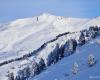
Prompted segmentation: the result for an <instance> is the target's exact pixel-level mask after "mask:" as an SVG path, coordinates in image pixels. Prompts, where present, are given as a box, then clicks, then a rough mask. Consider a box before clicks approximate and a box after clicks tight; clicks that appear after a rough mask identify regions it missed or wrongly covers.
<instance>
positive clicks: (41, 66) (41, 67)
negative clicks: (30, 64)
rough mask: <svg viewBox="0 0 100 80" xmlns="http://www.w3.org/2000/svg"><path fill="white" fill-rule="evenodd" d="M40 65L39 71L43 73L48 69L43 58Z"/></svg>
mask: <svg viewBox="0 0 100 80" xmlns="http://www.w3.org/2000/svg"><path fill="white" fill-rule="evenodd" d="M38 65H39V71H42V70H43V69H44V68H45V67H46V65H45V62H44V60H43V59H42V58H40V61H39V63H38Z"/></svg>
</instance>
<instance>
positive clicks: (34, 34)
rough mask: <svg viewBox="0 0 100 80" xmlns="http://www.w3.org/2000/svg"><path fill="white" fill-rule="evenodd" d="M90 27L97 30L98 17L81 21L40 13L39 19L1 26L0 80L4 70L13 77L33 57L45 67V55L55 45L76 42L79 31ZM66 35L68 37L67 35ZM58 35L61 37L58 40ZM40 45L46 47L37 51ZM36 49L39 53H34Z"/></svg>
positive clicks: (46, 55)
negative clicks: (69, 40)
mask: <svg viewBox="0 0 100 80" xmlns="http://www.w3.org/2000/svg"><path fill="white" fill-rule="evenodd" d="M91 26H98V27H99V26H100V17H97V18H93V19H88V18H85V19H81V18H68V17H61V16H54V15H51V14H48V13H44V14H42V15H40V16H35V17H32V18H25V19H18V20H15V21H12V22H9V23H6V24H1V25H0V63H1V65H2V66H1V67H0V73H2V72H3V74H1V75H0V80H6V77H5V75H6V74H7V71H8V70H10V71H12V72H14V73H15V74H16V72H17V71H18V70H20V69H21V68H23V67H21V66H23V65H27V64H31V63H30V62H31V61H32V60H33V58H34V57H36V58H41V57H42V58H43V60H44V62H45V64H47V63H48V62H47V59H48V55H49V54H50V52H53V50H55V48H56V47H57V44H58V45H59V47H62V45H65V44H66V41H67V40H68V39H75V40H76V41H78V39H79V36H80V31H82V30H85V29H87V30H88V29H89V28H90V27H91ZM67 32H69V33H71V34H67ZM65 33H66V34H65ZM61 34H63V35H62V36H60V37H58V36H59V35H61ZM64 34H65V35H64ZM86 40H87V39H86ZM43 44H46V47H45V48H43V50H41V51H40V50H39V49H41V47H43V46H44V45H43ZM38 50H39V52H36V51H38ZM29 53H32V54H31V56H30V58H28V59H26V58H25V56H26V55H28V54H29ZM81 53H82V52H81ZM33 54H34V55H33ZM35 54H36V55H35ZM23 56H24V57H23ZM28 56H29V55H28ZM22 58H25V59H22ZM18 59H20V60H18ZM17 60H18V61H17ZM6 61H9V62H6ZM37 61H38V60H37ZM65 62H66V61H65ZM67 62H68V61H67ZM6 63H8V64H6ZM68 63H69V62H68ZM5 64H6V65H5ZM46 66H47V65H46ZM58 66H59V63H58ZM12 67H14V69H11V68H12ZM19 67H20V68H19ZM7 68H8V69H7ZM52 71H53V70H52ZM44 75H45V74H44ZM40 78H41V77H40ZM39 80H41V79H39ZM46 80H47V79H46ZM48 80H54V79H48ZM58 80H59V79H58Z"/></svg>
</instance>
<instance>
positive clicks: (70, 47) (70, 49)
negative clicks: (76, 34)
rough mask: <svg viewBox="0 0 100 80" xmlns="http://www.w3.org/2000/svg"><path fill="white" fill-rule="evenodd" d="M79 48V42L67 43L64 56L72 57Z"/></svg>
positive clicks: (73, 40) (70, 41)
mask: <svg viewBox="0 0 100 80" xmlns="http://www.w3.org/2000/svg"><path fill="white" fill-rule="evenodd" d="M76 47H77V42H76V40H75V39H70V40H68V41H67V42H66V44H65V48H64V56H69V55H71V54H72V53H73V52H74V51H75V50H76Z"/></svg>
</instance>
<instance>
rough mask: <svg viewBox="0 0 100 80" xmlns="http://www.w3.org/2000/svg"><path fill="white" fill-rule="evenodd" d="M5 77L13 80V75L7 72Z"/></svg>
mask: <svg viewBox="0 0 100 80" xmlns="http://www.w3.org/2000/svg"><path fill="white" fill-rule="evenodd" d="M7 77H8V80H14V73H13V72H12V73H10V72H8V74H7Z"/></svg>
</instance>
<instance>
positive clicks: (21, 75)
mask: <svg viewBox="0 0 100 80" xmlns="http://www.w3.org/2000/svg"><path fill="white" fill-rule="evenodd" d="M17 79H20V80H25V78H24V71H23V70H19V71H18V73H17Z"/></svg>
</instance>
